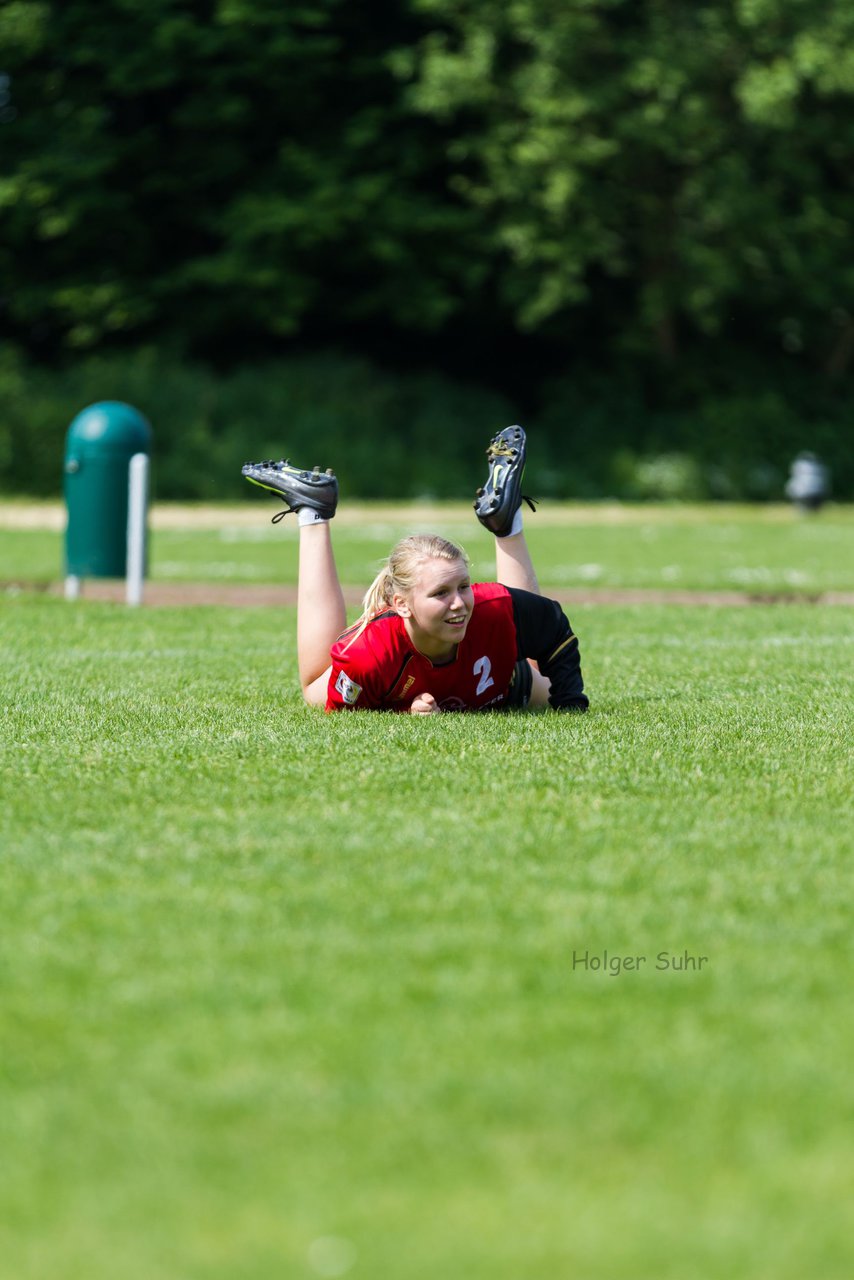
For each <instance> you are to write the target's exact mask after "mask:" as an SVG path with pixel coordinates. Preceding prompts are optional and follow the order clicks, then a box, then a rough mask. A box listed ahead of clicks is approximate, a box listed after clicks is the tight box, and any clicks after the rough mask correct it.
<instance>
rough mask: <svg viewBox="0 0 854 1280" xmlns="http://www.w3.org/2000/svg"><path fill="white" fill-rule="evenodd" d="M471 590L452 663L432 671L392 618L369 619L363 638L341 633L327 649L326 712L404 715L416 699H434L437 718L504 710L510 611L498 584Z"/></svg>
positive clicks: (512, 650) (512, 636)
mask: <svg viewBox="0 0 854 1280" xmlns="http://www.w3.org/2000/svg"><path fill="white" fill-rule="evenodd" d="M472 590H473V592H474V609H473V610H472V615H471V618H470V619H469V624H468V627H467V628H466V633H465V635H464V636H463V638H462V640H461V641H460V643H459V644H458V645H457V652H456V655H455V657H454V659H453V661H451V662H446V663H442V664H440V665H436V666H434V664H433V663H432V662H431V661H430V659H429V658H425V656H424V654H423V653H419V652H418V650H417V649H416V648H415V646H414V645H413V643H412V641H411V640H410V638H409V635H408V634H407V631H406V627H405V625H404V622H403V618H401V617H400V616H399V615H398V614H396V613H394V612H388V613H381V614H380V615H379V617H377V618H374V619H372V621H371V622H369V623H368V625H367V626H366V627H365V629H364V631H362V633H361V635H355V628H354V629H352V630H351V631H345V632H344V634H343V636H341V638H340V639H339V640H337V641H336V642H335V644H334V645H333V646H332V673H331V675H330V677H329V693H328V697H327V701H326V710H327V711H343V710H345V709H354V708H360V707H361V708H365V709H367V710H373V711H408V710H409V708H410V706H411V705H412V703H413V701H414V700H415V698H417V696H418V695H419V694H420V693H432V695H433V697H434V698H435V699H436V702H437V703H438V705H439V707H440V708H441V710H442V711H482V710H483V709H484V708H485V707H498V706H500V705H501V704H502V703H503V702H505V701H506V698H507V693H508V690H509V688H510V683H511V681H512V679H513V671H514V668H515V666H516V657H517V651H516V650H517V647H516V625H515V622H514V619H513V603H512V601H511V599H510V593H509V591H508V590H507V588H506V587H502V586H500V585H499V584H498V583H475V585H474V586H473V588H472ZM354 635H355V639H354V638H353V637H354Z"/></svg>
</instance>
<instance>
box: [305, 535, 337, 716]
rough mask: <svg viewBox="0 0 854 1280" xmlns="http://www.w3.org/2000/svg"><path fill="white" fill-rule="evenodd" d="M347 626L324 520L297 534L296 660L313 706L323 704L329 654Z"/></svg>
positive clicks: (307, 700) (330, 540) (330, 539)
mask: <svg viewBox="0 0 854 1280" xmlns="http://www.w3.org/2000/svg"><path fill="white" fill-rule="evenodd" d="M346 626H347V610H346V607H345V605H344V593H343V592H342V590H341V583H340V582H339V580H338V570H337V568H336V566H335V556H334V554H333V551H332V534H331V530H330V528H329V522H328V521H327V520H324V521H321V522H318V523H317V524H306V525H302V526H301V527H300V531H299V585H298V587H297V659H298V662H299V678H300V684H301V685H302V692H303V697H304V698H305V700H306V702H308V703H309V704H310V705H312V706H319V705H323V704H324V703H325V702H326V682H327V679H328V676H329V668H330V662H329V650H330V649H331V647H332V645H333V644H334V643H335V641H336V640H337V639H338V637H339V636H340V634H341V632H342V631H343V630H344V629H345V627H346Z"/></svg>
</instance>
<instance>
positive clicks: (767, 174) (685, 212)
mask: <svg viewBox="0 0 854 1280" xmlns="http://www.w3.org/2000/svg"><path fill="white" fill-rule="evenodd" d="M414 3H415V4H416V5H417V8H418V9H419V11H420V12H422V13H423V14H424V15H425V17H426V18H428V19H429V21H430V23H431V25H432V27H433V30H432V31H431V32H430V33H429V34H428V35H427V36H425V37H424V38H423V39H422V41H421V42H420V44H419V46H418V47H417V49H414V48H412V47H409V48H403V49H400V50H398V51H397V52H396V53H395V54H394V55H393V66H394V68H395V70H396V72H397V74H398V75H399V76H400V77H401V79H402V80H403V81H404V82H405V83H406V84H407V85H408V86H409V97H410V101H411V102H412V104H413V106H414V107H415V108H416V109H418V110H421V111H423V112H424V113H426V114H428V115H429V116H431V117H432V118H435V119H436V120H438V121H441V122H442V123H443V124H444V125H445V127H446V128H447V129H448V130H449V132H450V134H451V137H450V141H449V144H448V152H447V154H448V160H449V162H450V163H451V164H452V166H453V174H452V178H451V185H452V188H453V190H454V191H455V192H456V193H458V194H460V195H461V196H463V197H464V198H465V199H466V200H467V201H469V202H470V203H471V204H472V205H473V206H476V207H477V208H479V209H481V210H483V211H485V213H486V214H487V215H488V225H489V226H490V228H491V238H492V244H493V247H494V249H495V250H497V251H498V252H500V254H501V255H502V259H503V263H504V266H503V268H502V271H501V287H502V296H503V298H504V300H505V301H506V303H507V305H508V306H509V307H510V308H512V311H513V313H514V314H515V315H516V317H517V318H518V320H519V322H520V323H521V324H522V325H525V326H528V327H530V328H542V329H545V330H546V331H548V330H549V328H550V327H553V326H554V324H555V322H556V321H560V322H561V323H564V324H565V323H566V317H567V315H569V314H571V313H572V312H578V311H579V310H580V311H582V312H583V313H584V314H585V315H586V316H587V317H588V318H593V317H597V316H598V317H599V319H600V320H604V323H605V326H606V330H607V333H608V338H609V341H610V342H612V343H613V344H614V345H615V347H616V353H617V354H619V352H620V351H622V352H623V353H624V354H627V353H636V354H640V355H641V356H644V355H645V354H648V353H649V352H650V351H655V352H657V353H658V355H659V356H660V357H662V358H663V360H664V361H665V362H671V363H672V362H673V361H674V360H675V359H676V357H677V353H678V352H679V349H680V342H681V341H682V338H683V336H688V337H693V338H694V339H695V340H696V339H698V338H699V339H701V340H702V339H706V340H707V339H710V338H715V337H717V336H719V335H727V336H729V337H730V338H734V339H735V341H736V342H738V341H739V340H741V339H743V338H745V337H746V338H747V340H748V341H750V342H753V343H756V342H757V341H758V342H759V343H760V344H762V343H765V344H767V346H766V350H773V349H774V348H775V347H776V348H777V349H778V350H779V348H780V347H782V348H783V350H784V351H786V352H788V353H790V354H799V353H801V352H803V353H804V354H805V355H807V356H809V357H810V358H812V359H813V360H814V362H815V363H816V365H823V366H824V367H825V368H826V369H827V370H829V371H836V372H839V371H841V370H842V369H843V368H844V367H845V366H846V365H847V362H848V360H849V359H850V357H851V355H852V353H853V352H854V327H852V317H851V301H850V300H851V298H852V292H854V261H852V259H851V256H850V253H849V252H848V241H849V236H850V227H851V222H852V214H854V171H852V167H851V155H852V154H854V111H852V99H854V9H852V8H851V6H850V5H849V4H848V3H847V0H794V2H793V0H734V3H729V2H723V0H714V2H709V0H706V2H705V3H703V2H702V0H700V2H698V3H693V4H689V5H680V4H674V3H671V0H512V3H505V2H503V0H414Z"/></svg>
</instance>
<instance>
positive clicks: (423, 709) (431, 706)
mask: <svg viewBox="0 0 854 1280" xmlns="http://www.w3.org/2000/svg"><path fill="white" fill-rule="evenodd" d="M409 710H410V711H411V712H412V714H413V715H414V716H438V715H440V714H441V713H440V711H439V705H438V703H437V702H436V699H435V698H434V697H433V695H432V693H419V695H418V697H417V698H415V699H414V700H413V703H412V706H411V707H410V708H409Z"/></svg>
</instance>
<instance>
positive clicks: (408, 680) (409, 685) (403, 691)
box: [394, 676, 415, 702]
mask: <svg viewBox="0 0 854 1280" xmlns="http://www.w3.org/2000/svg"><path fill="white" fill-rule="evenodd" d="M414 684H415V676H407V677H406V683H405V684H404V686H403V688H402V689H401V691H400V693H396V694H395V695H394V700H395V702H400V701H401V700H402V699H403V698H405V697H406V695H407V694H408V693H409V690H410V689H411V688H412V686H413V685H414Z"/></svg>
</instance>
